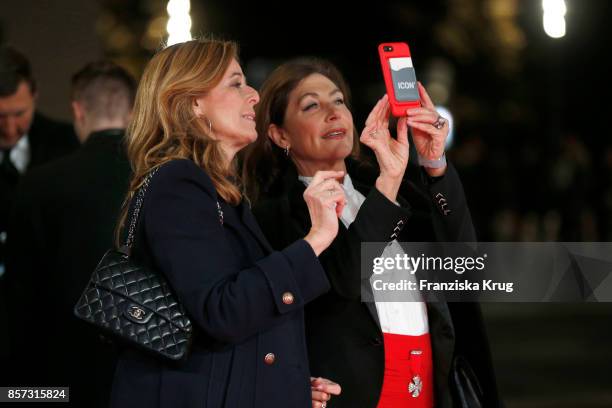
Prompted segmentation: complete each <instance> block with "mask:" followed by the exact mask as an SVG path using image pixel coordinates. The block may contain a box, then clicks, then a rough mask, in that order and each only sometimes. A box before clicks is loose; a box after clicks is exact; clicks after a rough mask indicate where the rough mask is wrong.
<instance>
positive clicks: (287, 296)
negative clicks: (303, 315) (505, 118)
mask: <svg viewBox="0 0 612 408" xmlns="http://www.w3.org/2000/svg"><path fill="white" fill-rule="evenodd" d="M283 303H284V304H286V305H291V304H293V293H291V292H285V293H283Z"/></svg>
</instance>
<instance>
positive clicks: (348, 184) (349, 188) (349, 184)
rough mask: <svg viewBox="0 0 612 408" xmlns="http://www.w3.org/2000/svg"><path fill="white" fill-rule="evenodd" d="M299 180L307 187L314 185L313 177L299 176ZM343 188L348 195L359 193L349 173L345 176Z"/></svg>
mask: <svg viewBox="0 0 612 408" xmlns="http://www.w3.org/2000/svg"><path fill="white" fill-rule="evenodd" d="M298 179H300V181H301V182H302V183H304V184H305V185H306V187H308V186H309V185H310V183H312V179H313V177H307V176H298ZM342 188H343V189H344V192H345V193H347V194H350V193H352V192H354V191H357V190H355V187H354V186H353V180H351V176H349V175H348V173H347V174H346V175H345V176H344V181H343V182H342Z"/></svg>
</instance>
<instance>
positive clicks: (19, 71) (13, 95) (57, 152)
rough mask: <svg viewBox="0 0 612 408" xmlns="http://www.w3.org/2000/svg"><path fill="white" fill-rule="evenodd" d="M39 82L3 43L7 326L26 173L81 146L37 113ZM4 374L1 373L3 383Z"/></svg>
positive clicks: (0, 165)
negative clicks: (14, 205)
mask: <svg viewBox="0 0 612 408" xmlns="http://www.w3.org/2000/svg"><path fill="white" fill-rule="evenodd" d="M36 99H37V92H36V81H35V80H34V78H33V76H32V71H31V69H30V63H29V62H28V60H27V59H26V58H25V57H24V56H23V55H22V54H21V53H20V52H19V51H17V50H15V49H13V48H11V47H0V326H2V327H6V321H7V319H8V317H7V316H6V312H5V307H6V304H5V303H6V302H7V296H8V291H7V289H6V288H5V285H6V282H4V279H3V275H4V271H5V265H4V259H5V242H6V238H7V233H6V227H7V222H8V215H9V211H10V208H11V202H12V200H13V196H14V194H15V189H16V187H17V183H18V181H19V179H20V178H21V176H22V175H23V174H24V173H26V172H27V171H29V170H30V169H32V168H34V167H36V166H38V165H40V164H42V163H45V162H47V161H49V160H51V159H54V158H57V157H60V156H62V155H65V154H67V153H69V152H71V151H73V150H74V149H76V148H77V147H78V141H77V139H76V137H75V136H74V132H73V130H72V127H71V126H70V125H68V124H65V123H60V122H56V121H54V120H51V119H48V118H46V117H45V116H43V115H42V114H40V113H39V112H36ZM9 353H10V351H9V342H8V336H6V331H5V330H2V333H0V366H3V367H4V366H5V364H6V361H7V359H8V355H9ZM3 379H4V378H3V375H2V374H0V384H2V383H3V382H4V381H2V380H3Z"/></svg>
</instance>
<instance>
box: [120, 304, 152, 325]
mask: <svg viewBox="0 0 612 408" xmlns="http://www.w3.org/2000/svg"><path fill="white" fill-rule="evenodd" d="M125 315H126V317H127V318H128V319H130V320H131V321H133V322H134V323H146V322H148V321H149V320H150V319H151V316H152V315H153V314H152V313H149V312H148V311H146V310H145V309H143V308H142V307H140V306H138V305H134V304H132V305H130V306H128V307H127V308H126V309H125Z"/></svg>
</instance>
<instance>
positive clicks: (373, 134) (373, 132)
mask: <svg viewBox="0 0 612 408" xmlns="http://www.w3.org/2000/svg"><path fill="white" fill-rule="evenodd" d="M377 133H378V129H375V130H372V131H370V136H376V134H377Z"/></svg>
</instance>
